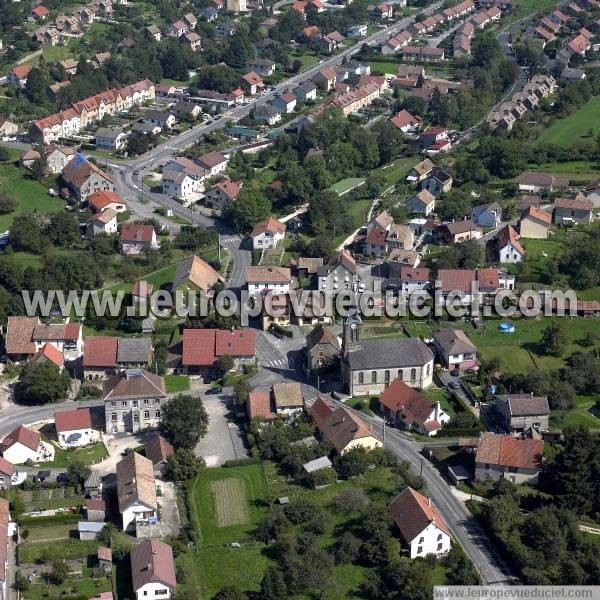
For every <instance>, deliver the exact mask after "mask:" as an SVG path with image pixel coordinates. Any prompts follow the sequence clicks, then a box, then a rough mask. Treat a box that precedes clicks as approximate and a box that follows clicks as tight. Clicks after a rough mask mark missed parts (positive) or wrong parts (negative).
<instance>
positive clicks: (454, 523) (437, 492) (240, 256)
mask: <svg viewBox="0 0 600 600" xmlns="http://www.w3.org/2000/svg"><path fill="white" fill-rule="evenodd" d="M440 6H442V2H436V3H435V4H432V5H430V6H428V7H427V8H425V9H423V11H422V14H424V15H428V14H431V13H433V12H435V11H436V10H437V9H438V8H439V7H440ZM413 20H414V18H411V17H409V18H405V19H402V20H401V21H398V22H397V23H394V24H393V25H391V26H390V27H387V28H386V29H382V30H381V31H378V32H376V33H375V34H373V35H371V36H370V37H368V38H365V39H364V40H363V42H362V43H368V44H377V43H381V42H383V41H384V40H386V39H388V38H389V37H390V36H391V35H393V34H394V33H396V32H398V31H400V30H402V29H405V28H406V27H407V26H408V25H409V24H410V23H411V22H412V21H413ZM358 51H359V47H358V46H353V47H349V48H347V49H346V50H344V51H342V52H341V53H339V54H337V55H335V56H332V57H331V58H327V59H325V60H323V61H322V62H320V63H318V64H316V65H314V66H313V67H311V68H310V69H308V70H306V71H304V72H303V73H301V74H299V75H296V76H294V77H292V78H290V79H287V80H285V81H283V82H281V83H280V84H278V85H277V86H276V87H275V88H274V89H272V90H270V91H269V92H267V93H266V94H264V95H262V96H260V97H258V98H255V99H253V100H251V101H250V102H249V103H247V104H245V105H242V106H239V107H236V108H234V109H232V110H231V111H230V112H228V113H227V114H226V115H224V116H223V118H221V119H218V120H216V121H213V122H212V123H210V124H201V125H198V126H196V127H193V128H192V129H190V130H188V131H186V132H184V133H182V134H180V135H178V136H176V137H173V138H172V139H170V140H169V141H167V142H165V143H163V144H161V145H160V146H157V147H156V148H154V149H152V150H151V151H149V152H148V153H146V154H144V155H142V156H140V157H137V158H135V159H133V160H126V161H125V160H123V161H114V162H109V163H107V166H108V167H110V173H111V176H112V178H113V180H114V181H115V184H116V190H117V191H118V192H119V193H120V194H121V195H122V196H123V197H124V198H126V199H127V201H128V204H129V206H130V208H131V209H132V211H133V212H134V213H135V214H136V216H138V217H142V218H149V217H152V218H158V219H159V220H160V221H161V222H162V223H163V224H164V225H166V226H168V227H169V228H170V229H171V230H172V231H176V230H177V229H178V225H177V224H175V223H173V222H172V221H170V220H168V219H166V218H164V217H157V215H156V213H155V212H154V210H155V208H156V207H158V206H161V207H164V208H166V209H170V210H172V211H173V213H174V214H176V215H179V216H180V217H183V218H185V219H187V220H189V221H191V222H192V223H193V224H195V225H198V226H201V227H210V228H214V229H216V230H217V231H218V232H219V234H220V239H221V242H220V243H221V245H222V246H223V247H224V248H226V249H227V252H228V253H229V256H230V259H231V260H232V261H233V268H232V269H231V271H230V272H231V275H230V277H229V280H228V282H227V285H228V286H229V287H231V288H235V289H239V288H240V287H241V286H242V285H243V283H244V270H245V267H246V266H248V265H249V264H250V252H249V251H248V250H245V249H243V248H242V247H241V245H242V238H241V237H240V236H238V235H236V234H235V232H233V231H232V230H231V229H230V228H229V227H228V226H227V225H226V224H224V223H221V222H219V221H217V220H215V219H212V218H210V217H208V216H206V215H203V214H200V213H198V212H195V211H194V210H191V209H189V208H186V207H184V206H182V205H181V204H180V203H178V202H177V201H175V200H174V199H172V198H170V197H168V196H166V195H164V194H159V193H154V192H151V191H150V190H149V189H148V188H147V186H144V182H143V176H144V171H151V170H153V169H156V168H157V167H158V166H159V165H161V164H164V163H165V162H166V161H168V160H169V159H171V158H173V157H175V156H176V155H177V154H178V153H180V152H181V151H183V150H185V149H186V148H187V147H189V146H190V145H192V144H193V143H194V142H195V140H197V139H198V138H199V137H200V136H201V135H203V134H206V133H208V132H210V131H212V130H214V129H218V128H222V127H224V126H225V123H226V120H229V121H231V120H233V121H237V120H239V119H241V118H242V117H244V116H246V115H248V114H249V113H250V111H251V110H253V109H254V108H255V107H257V106H260V105H262V104H264V103H266V102H268V101H270V100H272V99H273V98H274V96H275V94H277V93H281V92H283V91H284V90H286V89H288V88H290V87H292V86H295V85H297V84H299V83H301V82H303V81H306V80H308V79H310V78H311V77H312V76H313V75H315V73H317V72H318V71H319V70H320V69H322V68H325V67H334V66H337V65H340V64H341V63H342V62H343V61H345V60H346V59H349V58H350V57H351V56H353V55H354V54H356V53H357V52H358ZM142 186H144V189H143V191H142ZM142 194H143V198H144V199H143V201H141V198H140V197H141V196H142ZM259 338H260V345H261V353H260V354H261V356H260V358H261V362H263V364H265V363H269V364H270V365H279V366H280V367H283V368H280V367H278V368H273V367H272V366H268V365H267V364H265V366H264V367H263V368H261V370H260V371H259V373H258V375H256V376H255V377H254V378H253V380H252V384H253V385H257V386H260V387H268V386H269V385H270V384H271V382H274V381H284V380H298V379H299V378H301V377H302V376H301V373H300V371H299V370H298V369H296V368H294V364H293V362H292V361H290V358H289V356H288V352H287V349H286V348H285V347H284V346H283V345H282V344H281V343H278V342H275V341H274V340H273V339H271V338H270V336H266V335H260V336H259ZM295 350H296V351H297V349H295ZM291 354H292V353H291V352H290V355H291ZM288 365H289V366H291V367H292V368H291V369H288ZM302 387H303V390H304V392H305V393H306V397H307V399H308V402H309V403H311V402H312V401H314V398H316V395H317V390H316V389H315V388H314V387H312V386H311V385H310V384H308V383H306V382H303V383H302ZM228 391H230V390H224V393H227V392H228ZM75 405H77V406H90V407H91V406H98V405H99V403H98V401H97V400H90V401H79V402H75V401H68V402H63V403H61V404H60V405H46V406H40V407H20V406H17V405H14V404H10V403H9V404H8V405H6V406H5V408H4V409H3V410H2V412H1V413H0V436H1V437H4V436H5V435H6V434H8V433H9V432H10V431H11V430H12V429H14V428H15V427H16V426H17V425H20V424H26V423H32V422H36V421H41V420H45V419H51V418H52V417H53V414H54V411H55V409H56V408H57V406H60V408H61V409H66V408H69V407H73V406H75ZM363 417H364V415H363ZM370 423H371V425H372V427H373V428H374V429H375V430H376V431H377V432H378V433H379V434H380V435H381V436H383V423H382V421H381V420H380V419H377V418H372V419H370ZM385 447H386V448H388V449H389V450H390V451H391V452H392V453H393V454H394V455H395V456H397V457H398V458H399V459H401V460H407V461H409V462H410V464H411V465H412V467H413V469H414V470H415V471H416V472H418V473H421V474H422V476H423V478H424V480H425V484H426V486H427V490H428V493H429V494H430V495H431V496H432V498H433V501H434V503H435V504H436V506H437V508H438V510H439V511H440V513H441V514H442V516H443V518H444V519H445V520H446V522H447V523H448V525H449V527H450V529H451V530H452V533H453V534H454V537H455V539H456V540H457V541H458V542H459V543H460V545H461V546H462V547H463V549H464V550H465V552H466V553H467V555H468V556H469V558H470V559H471V561H472V562H473V564H474V565H475V567H476V568H477V570H478V572H479V573H480V576H481V579H482V581H483V582H484V583H487V584H497V585H506V584H510V583H514V582H515V581H516V577H515V575H514V573H513V572H512V571H511V569H510V567H509V566H508V565H507V564H506V563H505V562H504V561H503V560H502V559H501V557H500V556H499V554H498V552H497V550H496V549H495V548H494V547H493V544H492V542H491V541H490V540H489V539H488V538H487V537H486V535H485V534H484V532H483V531H482V530H481V528H480V526H479V525H478V523H477V522H476V521H475V519H474V518H473V516H472V515H471V514H470V512H469V511H468V510H467V508H466V507H465V505H464V504H463V503H462V502H461V501H460V500H458V499H457V497H456V496H455V495H454V494H453V493H452V490H451V487H450V486H449V485H448V483H447V482H446V481H445V480H444V479H443V477H442V476H441V475H440V474H439V472H438V471H437V470H436V469H435V468H434V467H433V466H432V465H431V464H430V463H429V462H428V461H427V460H425V459H424V458H423V456H422V455H421V453H420V449H421V446H420V444H419V443H418V442H415V441H413V440H411V439H408V438H407V437H406V436H404V435H402V434H401V433H400V432H397V431H395V430H393V429H391V428H389V427H388V428H386V432H385Z"/></svg>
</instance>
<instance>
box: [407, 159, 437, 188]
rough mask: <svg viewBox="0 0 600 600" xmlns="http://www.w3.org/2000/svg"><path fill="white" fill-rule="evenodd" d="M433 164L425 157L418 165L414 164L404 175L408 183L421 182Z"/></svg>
mask: <svg viewBox="0 0 600 600" xmlns="http://www.w3.org/2000/svg"><path fill="white" fill-rule="evenodd" d="M434 167H435V164H434V163H433V161H432V160H431V159H430V158H426V159H425V160H423V161H421V162H420V163H419V164H418V165H415V166H414V167H413V168H412V169H411V170H410V172H409V173H408V175H407V177H406V181H408V182H409V183H421V181H423V180H424V179H425V178H426V177H427V176H428V175H429V174H430V173H431V171H432V170H433V169H434Z"/></svg>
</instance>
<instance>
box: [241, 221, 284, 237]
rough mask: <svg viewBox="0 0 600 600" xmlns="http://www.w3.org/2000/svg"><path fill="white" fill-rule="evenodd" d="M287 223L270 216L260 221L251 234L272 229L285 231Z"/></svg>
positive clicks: (280, 231)
mask: <svg viewBox="0 0 600 600" xmlns="http://www.w3.org/2000/svg"><path fill="white" fill-rule="evenodd" d="M285 229H286V226H285V223H282V222H281V221H278V220H277V219H274V218H273V217H269V218H268V219H265V220H264V221H259V222H258V223H257V224H256V225H255V226H254V229H252V233H251V234H250V235H251V236H252V237H254V236H256V235H259V234H261V233H264V232H265V231H270V232H271V233H285Z"/></svg>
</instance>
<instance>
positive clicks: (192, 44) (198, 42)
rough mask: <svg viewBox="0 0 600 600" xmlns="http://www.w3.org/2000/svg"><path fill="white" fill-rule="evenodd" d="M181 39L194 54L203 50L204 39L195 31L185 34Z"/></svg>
mask: <svg viewBox="0 0 600 600" xmlns="http://www.w3.org/2000/svg"><path fill="white" fill-rule="evenodd" d="M180 39H181V40H183V41H184V42H185V43H186V44H187V45H188V47H189V49H190V50H191V51H192V52H198V50H202V38H201V37H200V36H199V35H198V34H197V33H196V32H195V31H188V32H187V33H184V34H183V35H182V36H181V38H180Z"/></svg>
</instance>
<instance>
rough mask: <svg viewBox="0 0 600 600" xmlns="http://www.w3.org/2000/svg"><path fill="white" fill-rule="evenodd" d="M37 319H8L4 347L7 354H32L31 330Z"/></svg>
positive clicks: (33, 349)
mask: <svg viewBox="0 0 600 600" xmlns="http://www.w3.org/2000/svg"><path fill="white" fill-rule="evenodd" d="M38 323H39V320H38V318H37V317H8V322H7V325H6V336H5V347H6V353H7V354H34V353H35V344H34V343H33V330H34V329H35V326H36V325H37V324H38Z"/></svg>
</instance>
